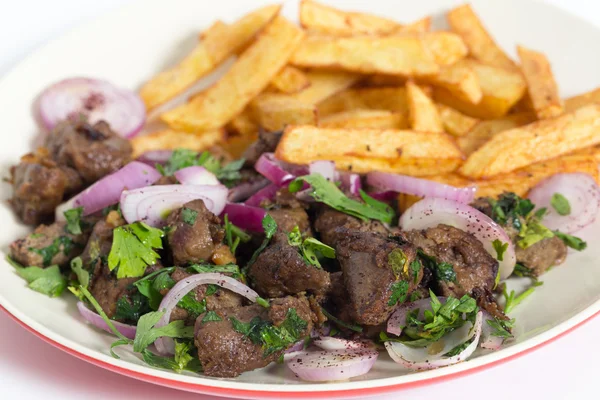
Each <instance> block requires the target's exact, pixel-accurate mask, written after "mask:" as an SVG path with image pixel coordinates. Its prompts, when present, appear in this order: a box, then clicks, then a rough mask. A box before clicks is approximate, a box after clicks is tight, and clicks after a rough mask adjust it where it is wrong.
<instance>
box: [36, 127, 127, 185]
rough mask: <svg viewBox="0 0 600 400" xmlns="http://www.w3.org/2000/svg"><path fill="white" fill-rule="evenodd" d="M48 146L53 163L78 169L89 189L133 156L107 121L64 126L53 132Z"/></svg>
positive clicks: (125, 140) (124, 140)
mask: <svg viewBox="0 0 600 400" xmlns="http://www.w3.org/2000/svg"><path fill="white" fill-rule="evenodd" d="M45 146H46V147H47V148H48V150H49V151H50V155H51V157H52V159H53V160H54V161H56V162H57V163H58V164H60V165H64V166H68V167H71V168H73V169H75V170H76V171H77V172H78V173H79V175H80V176H81V177H82V178H83V181H84V182H85V184H87V185H90V184H92V183H94V182H95V181H97V180H98V179H100V178H102V177H104V176H106V175H108V174H110V173H112V172H115V171H116V170H118V169H119V168H121V167H122V166H124V165H125V164H127V163H128V162H129V160H130V159H131V152H132V148H131V144H130V143H129V141H128V140H127V139H124V138H122V137H120V136H119V135H118V134H116V133H115V132H113V131H112V130H111V129H110V127H109V126H108V124H107V123H106V122H104V121H100V122H97V123H95V124H94V125H90V124H88V123H85V122H71V121H65V122H62V123H60V124H58V125H57V126H56V127H55V128H54V129H53V130H52V132H50V134H49V135H48V137H47V138H46V143H45Z"/></svg>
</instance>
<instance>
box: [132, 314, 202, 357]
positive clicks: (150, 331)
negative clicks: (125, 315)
mask: <svg viewBox="0 0 600 400" xmlns="http://www.w3.org/2000/svg"><path fill="white" fill-rule="evenodd" d="M163 315H164V312H162V311H153V312H149V313H147V314H145V315H143V316H142V317H141V318H140V319H139V321H138V324H137V330H136V334H135V339H134V340H133V351H135V352H137V353H141V352H142V350H144V349H146V348H147V347H148V346H150V345H151V344H152V343H154V342H155V341H156V339H158V338H159V337H165V336H166V337H170V338H193V337H194V327H193V326H185V323H184V321H173V322H171V323H169V324H167V325H165V326H162V327H160V328H155V327H154V325H156V323H157V322H158V321H159V320H160V318H161V317H162V316H163Z"/></svg>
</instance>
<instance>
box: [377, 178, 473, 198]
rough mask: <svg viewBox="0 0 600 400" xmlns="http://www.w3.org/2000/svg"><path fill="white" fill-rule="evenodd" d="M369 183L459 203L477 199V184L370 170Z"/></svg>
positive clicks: (386, 188)
mask: <svg viewBox="0 0 600 400" xmlns="http://www.w3.org/2000/svg"><path fill="white" fill-rule="evenodd" d="M367 183H368V184H369V185H371V186H374V187H377V188H379V189H382V190H390V191H393V192H396V193H404V194H411V195H413V196H418V197H436V198H440V199H447V200H454V201H458V202H459V203H465V204H468V203H471V202H472V201H473V200H474V199H475V191H476V190H477V188H476V187H475V186H469V187H466V188H457V187H454V186H450V185H445V184H443V183H438V182H433V181H430V180H427V179H421V178H414V177H412V176H407V175H398V174H390V173H386V172H369V173H368V174H367Z"/></svg>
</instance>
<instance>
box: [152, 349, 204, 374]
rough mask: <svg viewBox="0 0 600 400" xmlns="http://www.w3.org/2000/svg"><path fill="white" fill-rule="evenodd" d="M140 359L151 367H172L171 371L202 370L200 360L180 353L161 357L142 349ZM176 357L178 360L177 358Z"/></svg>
mask: <svg viewBox="0 0 600 400" xmlns="http://www.w3.org/2000/svg"><path fill="white" fill-rule="evenodd" d="M141 354H142V359H143V360H144V362H145V363H146V364H148V365H150V366H151V367H156V368H164V369H172V370H173V371H175V372H177V373H180V372H181V371H183V370H186V371H191V372H202V365H200V360H198V359H197V358H192V357H191V356H189V353H188V356H189V358H185V359H184V358H183V357H182V355H181V354H177V353H175V356H176V357H173V358H171V357H162V356H158V355H156V354H154V353H152V352H151V351H150V350H148V349H144V350H143V351H142V352H141ZM177 358H178V359H179V360H177Z"/></svg>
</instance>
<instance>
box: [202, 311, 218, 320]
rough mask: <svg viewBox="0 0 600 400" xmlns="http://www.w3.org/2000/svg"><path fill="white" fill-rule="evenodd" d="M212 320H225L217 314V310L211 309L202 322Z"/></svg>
mask: <svg viewBox="0 0 600 400" xmlns="http://www.w3.org/2000/svg"><path fill="white" fill-rule="evenodd" d="M212 321H223V318H221V317H219V314H217V313H216V312H214V311H209V312H207V313H206V314H205V315H204V317H203V318H202V321H201V322H202V323H205V322H212Z"/></svg>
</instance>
